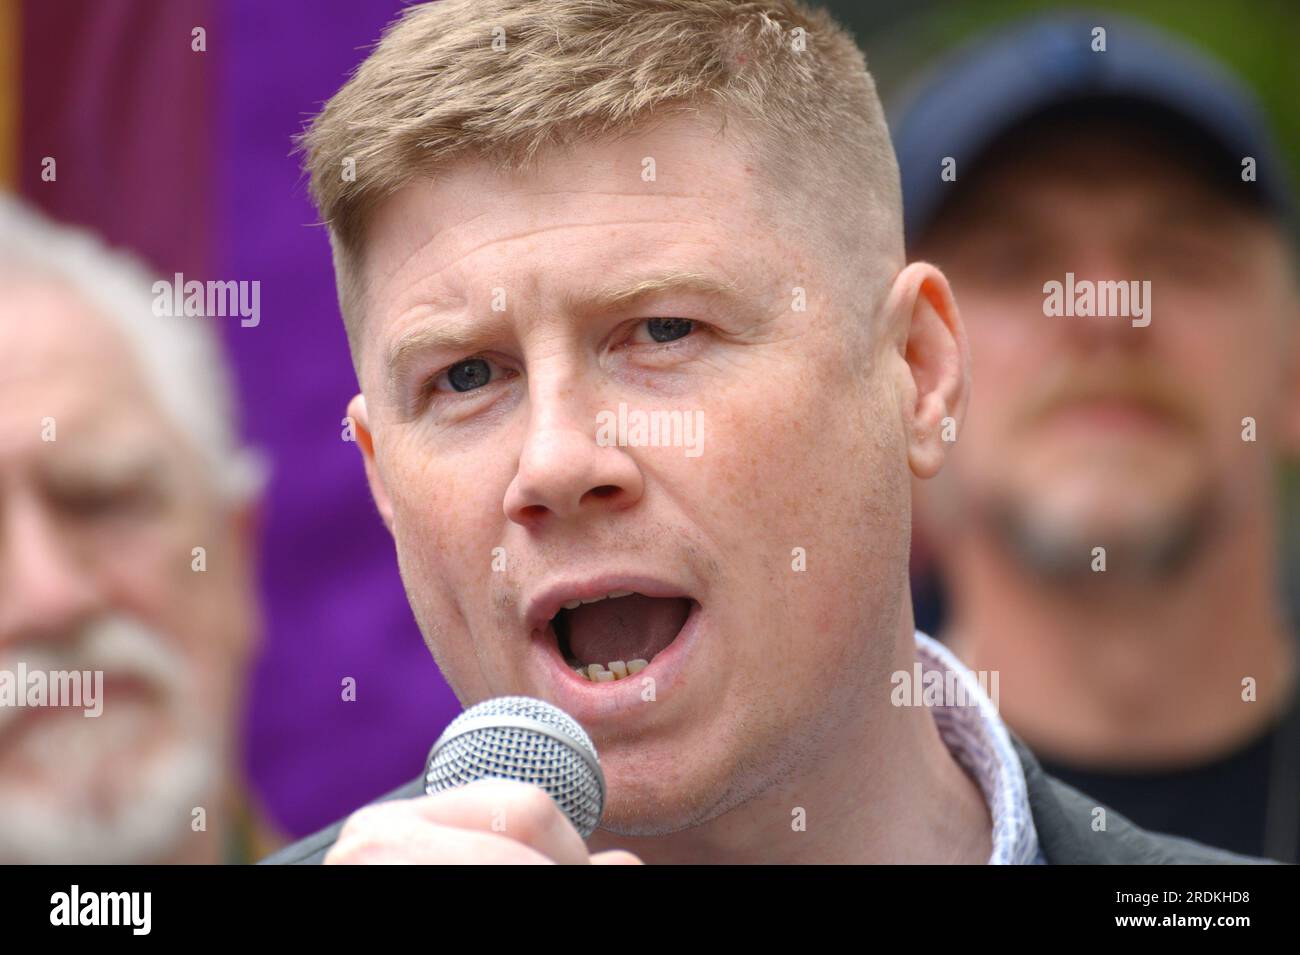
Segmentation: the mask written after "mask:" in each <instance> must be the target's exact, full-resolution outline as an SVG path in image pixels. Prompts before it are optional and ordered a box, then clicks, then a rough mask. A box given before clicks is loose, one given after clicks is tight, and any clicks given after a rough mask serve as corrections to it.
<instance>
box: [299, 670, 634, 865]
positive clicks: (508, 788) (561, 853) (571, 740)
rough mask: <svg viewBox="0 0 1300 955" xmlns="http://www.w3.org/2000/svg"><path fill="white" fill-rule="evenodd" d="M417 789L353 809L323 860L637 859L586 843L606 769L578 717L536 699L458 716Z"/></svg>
mask: <svg viewBox="0 0 1300 955" xmlns="http://www.w3.org/2000/svg"><path fill="white" fill-rule="evenodd" d="M425 789H426V792H427V793H428V795H426V796H422V797H420V798H417V799H402V800H393V801H391V802H385V803H377V804H375V805H371V806H366V807H364V808H362V809H360V810H358V811H357V812H355V813H353V814H352V815H351V816H350V817H349V818H348V820H347V822H346V823H345V824H344V826H343V829H342V831H341V832H340V833H339V837H338V840H337V841H336V842H335V843H334V847H333V848H332V849H331V850H330V852H329V853H328V854H327V855H326V857H325V860H324V861H325V864H326V865H339V864H348V863H363V864H364V863H444V864H453V863H480V864H542V865H545V864H553V863H559V864H570V865H571V864H587V863H590V864H593V865H637V864H640V861H641V860H640V859H638V858H637V857H636V856H634V855H633V854H632V853H630V852H624V851H622V850H614V851H610V852H601V853H596V854H595V855H592V854H590V853H588V851H587V846H586V844H585V843H584V842H583V839H585V838H586V837H587V836H589V835H590V834H591V833H592V832H594V831H595V829H596V826H597V825H598V824H599V822H600V815H601V812H602V811H603V809H604V801H605V779H604V775H603V774H602V773H601V770H600V762H599V760H598V759H597V756H596V750H595V747H594V746H593V745H592V743H591V740H590V738H589V737H588V736H587V734H586V733H585V732H584V731H583V729H582V727H581V726H580V725H579V724H578V723H577V721H576V720H574V719H573V718H572V717H570V716H569V715H568V714H567V713H565V712H564V711H562V710H560V709H558V708H557V707H555V706H552V705H551V704H549V703H545V702H543V701H541V700H534V699H530V698H528V697H521V696H513V697H501V698H499V699H495V700H487V701H485V702H483V703H480V704H478V705H477V706H473V707H471V708H470V709H468V710H466V711H465V712H464V713H462V714H461V715H460V716H458V717H457V718H456V719H455V720H453V721H452V723H451V725H449V726H448V727H447V729H446V730H445V731H444V732H443V734H442V736H441V737H439V739H438V742H437V743H435V744H434V746H433V749H432V751H431V752H430V753H429V758H428V760H427V763H426V771H425Z"/></svg>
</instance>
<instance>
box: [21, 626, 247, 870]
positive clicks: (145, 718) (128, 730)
mask: <svg viewBox="0 0 1300 955" xmlns="http://www.w3.org/2000/svg"><path fill="white" fill-rule="evenodd" d="M18 659H22V660H24V661H25V662H26V664H27V668H28V670H29V671H31V670H35V669H43V670H103V671H104V673H105V676H106V677H109V676H114V675H119V674H128V675H131V676H133V677H136V678H139V679H141V680H145V681H147V682H148V683H149V685H150V686H151V688H153V689H154V690H156V691H158V692H159V693H160V694H161V696H162V703H161V704H159V703H156V702H152V703H148V704H145V703H137V702H135V701H131V702H130V703H128V704H122V703H119V704H117V705H105V707H104V712H103V713H102V714H101V715H100V716H98V717H96V718H92V719H87V718H85V717H84V716H83V715H82V714H81V713H80V712H63V713H57V714H55V713H50V714H44V713H43V714H38V715H37V717H36V722H34V723H33V724H32V725H29V726H27V727H26V728H25V729H24V730H23V737H22V739H21V740H20V741H19V743H18V745H17V747H16V749H15V751H14V753H13V754H12V755H13V756H16V757H17V758H18V760H19V761H20V762H21V764H22V765H24V766H30V767H32V768H33V769H34V770H35V773H34V774H33V775H32V776H28V775H27V774H26V773H15V774H13V775H14V776H15V777H16V778H11V779H0V862H5V863H40V864H57V863H63V864H69V863H79V864H105V863H117V864H133V863H143V862H156V861H161V860H162V859H163V858H164V857H166V856H168V855H170V854H172V853H174V852H176V851H177V850H178V849H179V848H180V847H181V846H182V845H183V842H184V840H185V839H186V837H190V838H197V834H196V833H194V831H193V830H192V828H191V825H190V824H191V820H192V819H193V818H194V817H193V811H194V809H195V808H197V807H200V806H202V807H203V808H204V809H205V811H206V813H207V815H208V816H209V817H212V816H215V815H219V814H220V813H221V812H222V808H223V807H221V806H218V805H210V804H207V803H205V800H209V799H212V798H214V794H215V793H216V792H217V785H218V782H219V777H220V773H221V765H222V760H221V751H222V749H221V745H220V742H219V739H218V738H217V736H216V734H214V733H212V732H211V731H210V730H205V729H204V726H203V723H204V721H203V718H202V715H201V714H200V713H199V712H198V711H197V709H196V707H195V695H194V692H193V687H192V685H191V682H192V681H191V679H190V676H189V673H188V672H187V671H186V668H185V666H184V663H183V661H181V660H180V659H179V658H178V657H176V655H175V654H174V653H173V652H172V651H171V649H170V648H169V647H168V646H167V645H166V643H165V642H164V641H163V640H162V639H161V638H159V637H158V636H156V635H155V634H153V633H151V632H150V631H148V630H146V629H145V628H143V627H141V626H140V625H138V624H136V623H134V622H133V621H129V620H126V619H123V618H120V617H114V618H109V619H104V620H100V621H97V622H96V623H95V624H93V625H92V626H91V627H89V628H88V629H87V631H86V632H85V633H84V634H83V635H82V636H81V638H80V639H79V640H77V641H74V642H72V643H71V644H70V645H62V644H61V645H59V646H57V647H55V646H52V645H49V644H44V645H41V646H39V647H33V648H31V649H30V650H29V651H26V652H23V651H15V652H14V655H13V656H11V657H8V658H6V660H4V661H0V669H5V668H10V669H12V667H11V666H9V664H10V663H15V662H16V661H17V660H18ZM160 710H161V713H160ZM160 715H162V716H163V718H164V719H166V721H167V723H169V724H171V725H170V728H169V731H168V732H167V733H166V736H165V737H164V738H163V739H162V740H161V741H159V742H158V743H157V744H154V745H151V746H146V745H145V742H144V741H145V740H147V739H148V737H149V734H150V732H151V731H154V730H156V729H157V726H158V723H159V717H160ZM18 716H19V714H18V713H16V712H13V711H11V712H10V713H7V714H6V713H3V711H0V731H3V729H4V724H5V723H7V722H10V721H13V720H15V719H17V718H18ZM38 780H39V781H40V782H37V781H38Z"/></svg>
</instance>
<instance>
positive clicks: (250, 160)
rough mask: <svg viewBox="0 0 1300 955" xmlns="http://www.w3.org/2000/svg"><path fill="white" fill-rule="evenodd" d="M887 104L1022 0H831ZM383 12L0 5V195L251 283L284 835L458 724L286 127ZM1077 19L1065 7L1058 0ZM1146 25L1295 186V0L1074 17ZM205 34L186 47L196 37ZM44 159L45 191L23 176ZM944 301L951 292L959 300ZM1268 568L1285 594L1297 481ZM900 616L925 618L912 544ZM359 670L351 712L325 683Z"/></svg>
mask: <svg viewBox="0 0 1300 955" xmlns="http://www.w3.org/2000/svg"><path fill="white" fill-rule="evenodd" d="M826 5H827V6H829V7H830V8H831V9H832V10H833V11H834V12H835V13H836V15H837V16H838V17H839V18H840V19H841V21H842V22H844V23H845V24H847V25H848V26H850V27H851V28H852V29H853V30H854V31H855V32H856V34H857V36H858V38H859V41H860V43H861V45H862V46H863V48H864V50H865V51H866V55H867V60H868V65H869V67H870V68H871V69H872V71H873V73H874V75H875V77H876V80H877V83H878V85H879V87H880V89H881V92H882V98H884V99H885V100H886V102H889V101H890V100H891V99H892V98H893V97H895V96H896V95H900V94H901V93H902V92H903V91H904V89H905V87H906V86H907V84H908V83H909V82H910V81H911V80H912V79H914V78H915V76H916V75H917V72H918V70H919V69H920V68H921V67H923V66H924V65H925V64H926V63H928V62H929V61H930V60H931V59H932V58H933V57H934V56H936V55H938V54H940V53H942V52H944V51H945V50H948V49H951V48H953V47H954V46H955V45H957V44H959V43H960V42H962V41H963V40H964V39H966V38H967V37H969V36H972V35H974V34H975V33H977V32H980V31H984V30H986V29H988V28H989V27H991V26H994V25H996V24H998V23H1000V22H1003V21H1007V20H1010V19H1012V18H1015V17H1018V16H1022V15H1024V14H1026V13H1029V12H1032V11H1037V10H1044V9H1056V8H1064V7H1065V5H1062V4H1055V3H1042V2H1010V0H1007V2H998V0H982V2H974V3H972V2H957V3H945V2H927V0H906V2H893V0H878V2H871V3H858V2H830V3H828V4H826ZM400 7H401V4H399V3H397V2H385V0H365V2H357V0H311V2H308V0H275V2H267V0H226V2H216V0H155V2H149V0H0V186H3V188H4V189H6V190H8V191H10V192H13V193H17V194H19V195H21V196H22V197H24V198H25V199H26V200H27V201H28V202H30V203H31V204H33V205H34V206H35V207H37V208H39V209H40V210H43V211H44V212H45V213H47V214H48V215H49V216H51V217H52V218H54V219H55V220H57V221H59V222H63V223H69V224H74V225H79V226H85V227H89V228H91V229H93V230H95V231H96V232H98V233H99V234H100V235H102V236H103V237H104V238H105V239H106V240H107V241H108V242H109V243H110V244H112V245H114V246H120V247H124V248H126V249H129V250H132V251H133V252H135V253H136V254H138V255H139V256H140V257H141V258H142V259H143V260H145V261H146V262H147V263H148V265H149V266H151V267H152V268H153V269H154V270H156V271H157V272H158V273H159V274H161V275H163V276H165V277H169V276H171V275H173V274H174V273H183V274H185V275H186V276H191V277H197V278H206V277H210V276H219V277H222V278H227V279H236V280H258V281H260V282H261V319H260V322H259V324H258V325H257V326H256V327H243V326H241V324H240V323H239V322H235V321H223V322H218V323H217V325H218V326H219V328H218V330H219V334H220V335H221V338H222V341H223V343H224V346H225V348H226V350H227V352H228V354H229V356H230V359H231V362H232V363H233V369H234V375H235V384H236V388H235V391H236V395H237V398H238V402H239V404H240V405H241V406H242V409H243V424H242V427H243V432H244V435H245V438H246V440H247V442H248V443H250V444H251V445H253V446H254V447H256V448H258V449H260V450H261V451H262V452H263V454H264V455H265V457H266V460H267V462H268V464H269V484H268V485H267V493H266V497H265V500H264V505H263V510H262V514H261V524H260V530H259V537H258V539H259V542H260V556H259V557H258V568H259V569H258V576H257V588H258V592H259V595H260V598H261V603H262V607H263V611H262V613H263V635H262V641H261V652H260V655H259V656H258V657H257V660H256V665H255V667H254V669H253V671H252V679H251V685H250V688H249V690H248V692H247V694H246V697H245V700H244V702H243V704H242V718H241V727H240V730H239V734H240V736H239V738H240V740H241V742H242V757H241V758H242V760H243V768H244V770H245V772H246V774H247V776H248V779H249V780H250V783H251V786H252V788H253V790H254V791H255V793H256V796H257V798H258V799H259V800H260V802H261V804H262V805H263V806H264V808H265V812H266V814H267V816H268V817H269V819H270V820H271V822H272V823H273V825H274V826H275V827H276V828H278V829H279V830H280V831H281V834H282V835H285V836H300V835H303V834H306V833H308V832H311V831H313V830H315V829H317V828H319V827H321V826H324V825H326V824H328V823H331V822H333V821H334V820H336V819H338V818H340V817H341V816H343V815H345V814H346V813H347V812H349V811H351V810H352V809H353V808H355V807H356V806H358V805H360V804H362V803H364V802H366V801H369V800H370V799H372V798H374V797H375V796H377V795H378V794H380V793H382V792H386V791H387V790H389V789H391V788H394V787H396V786H398V785H399V784H401V783H403V782H405V781H407V780H409V779H411V778H412V777H413V776H414V775H416V774H417V773H418V772H419V771H420V768H421V766H422V762H423V759H424V757H425V755H426V754H427V751H428V748H429V746H430V744H431V743H432V741H433V740H434V738H435V737H436V736H437V734H438V732H439V731H440V730H441V728H442V727H443V726H444V725H445V723H446V722H447V721H449V720H450V719H451V718H452V717H453V715H454V714H455V713H456V712H458V711H459V706H458V704H457V701H456V700H455V698H454V696H453V695H452V693H451V692H450V690H449V688H448V687H447V686H446V685H445V683H444V682H443V681H442V680H441V678H440V676H439V674H438V672H437V669H436V668H435V666H434V665H433V663H432V660H431V658H430V655H429V653H428V651H427V649H426V648H425V646H424V643H423V641H422V639H421V636H420V633H419V631H418V630H417V628H416V626H415V623H414V621H413V619H412V617H411V613H410V610H409V608H408V606H407V602H406V598H405V595H404V594H403V591H402V586H401V582H400V580H399V577H398V573H397V566H396V561H395V557H394V553H393V545H392V542H391V539H390V538H389V536H388V535H387V533H386V532H385V530H384V528H383V526H382V524H381V523H380V521H379V519H378V517H377V515H376V513H375V509H374V506H373V504H372V503H371V500H370V496H369V492H368V490H367V487H366V484H365V480H364V475H363V471H362V467H361V462H360V461H359V459H358V452H357V449H356V447H355V445H354V444H352V443H350V442H348V441H346V440H344V438H343V430H344V429H343V421H342V419H343V416H344V409H345V406H346V404H347V401H348V400H349V398H350V397H351V396H352V395H353V394H354V393H355V391H356V382H355V379H354V376H353V371H352V366H351V363H350V360H349V357H348V351H347V344H346V341H345V337H344V333H343V326H342V324H341V321H340V318H339V315H338V308H337V304H336V299H335V291H334V283H333V275H332V271H331V268H330V260H329V251H328V243H327V240H326V236H325V232H324V230H323V229H322V228H321V227H320V226H318V225H316V224H315V214H314V211H313V209H312V207H311V205H310V203H309V201H308V197H307V193H306V186H305V181H304V177H303V175H302V173H301V171H300V166H299V162H298V159H297V157H296V156H295V155H294V153H293V145H292V141H291V140H292V137H293V136H294V135H295V134H296V133H297V132H299V131H300V130H301V129H302V127H303V124H304V122H305V121H306V120H307V119H308V117H309V116H310V115H311V114H312V113H313V112H314V111H315V110H317V109H318V108H319V107H320V105H321V104H322V103H323V102H324V101H325V100H326V99H327V98H328V97H329V96H330V95H332V94H333V92H334V91H335V90H336V89H337V88H338V87H339V85H340V84H341V82H342V81H343V79H344V78H345V77H346V76H347V75H348V74H349V73H350V71H351V70H352V69H353V68H354V67H355V66H356V65H357V64H358V63H359V62H360V60H361V59H362V58H363V57H364V56H365V54H366V51H367V50H368V48H369V46H370V45H371V44H372V43H373V42H374V41H375V40H376V39H377V38H378V36H379V35H380V33H381V31H382V29H383V27H384V26H385V24H386V23H387V22H388V21H389V20H390V19H391V18H392V16H393V15H394V14H395V13H396V12H397V11H398V10H399V9H400ZM1069 8H1070V9H1074V7H1073V6H1071V7H1069ZM1092 9H1102V10H1105V9H1113V10H1118V11H1122V12H1124V13H1125V14H1127V15H1129V16H1133V17H1138V18H1143V19H1146V20H1149V21H1150V22H1151V23H1154V24H1156V25H1158V26H1160V27H1162V28H1164V29H1166V30H1168V31H1170V32H1171V33H1173V34H1175V35H1177V36H1180V37H1182V38H1185V39H1186V40H1188V41H1191V42H1192V43H1194V44H1196V45H1197V46H1199V47H1201V48H1203V49H1204V50H1206V51H1209V52H1211V53H1212V54H1214V55H1215V56H1217V57H1218V58H1220V59H1221V60H1222V61H1224V62H1225V63H1226V64H1228V65H1229V66H1230V67H1231V68H1233V69H1234V70H1235V71H1236V72H1237V73H1238V74H1239V75H1240V76H1241V77H1242V78H1243V79H1244V80H1245V81H1246V82H1247V83H1248V84H1249V85H1250V87H1251V88H1252V89H1253V90H1254V92H1255V94H1256V95H1257V96H1258V98H1259V100H1260V101H1261V103H1262V104H1263V106H1264V108H1265V110H1266V112H1267V113H1268V116H1269V119H1270V121H1271V123H1272V126H1273V129H1274V131H1275V133H1276V135H1277V137H1278V139H1279V141H1280V145H1281V147H1282V150H1283V154H1284V155H1285V156H1286V157H1287V160H1288V162H1289V163H1290V165H1291V178H1292V183H1293V184H1294V183H1300V68H1298V64H1300V5H1297V4H1295V3H1293V2H1289V0H1276V2H1269V0H1253V2H1236V3H1222V2H1209V0H1199V2H1198V0H1167V2H1157V0H1147V2H1142V0H1137V2H1133V0H1129V2H1123V3H1100V4H1093V5H1092ZM196 28H202V30H203V31H204V32H203V37H204V41H203V44H202V46H203V49H201V50H196V49H195V48H194V46H195V35H194V30H195V29H196ZM46 157H55V158H56V159H57V178H56V179H54V180H53V181H50V180H49V179H47V178H44V177H43V176H42V171H43V168H44V166H43V160H44V159H45V158H46ZM959 298H960V296H959ZM1279 480H1280V481H1282V482H1284V486H1285V487H1286V494H1285V500H1286V506H1287V512H1286V516H1285V528H1286V530H1285V532H1284V533H1283V535H1282V538H1283V540H1284V541H1286V542H1287V546H1288V548H1289V550H1288V554H1287V562H1286V564H1285V569H1284V578H1285V581H1286V582H1287V584H1286V594H1287V597H1288V599H1289V600H1290V601H1291V604H1292V608H1293V610H1294V608H1295V607H1296V606H1297V600H1300V585H1298V584H1297V582H1298V581H1300V574H1298V573H1297V567H1298V566H1300V554H1297V553H1296V546H1297V542H1300V532H1297V528H1298V527H1300V522H1298V519H1297V499H1298V497H1300V495H1298V493H1297V480H1296V476H1295V474H1294V473H1293V472H1292V473H1288V474H1283V475H1280V476H1279ZM914 576H915V581H916V599H917V605H918V606H917V614H918V625H919V626H921V627H922V628H923V629H926V630H928V631H930V632H936V631H939V630H941V629H942V624H943V619H944V599H943V595H942V592H941V590H940V588H939V587H938V586H937V585H936V584H935V583H934V581H933V575H932V572H931V569H930V566H929V559H928V551H927V548H926V547H925V546H923V545H922V546H920V547H918V551H917V554H916V557H915V560H914ZM349 677H351V678H353V679H355V681H356V687H357V692H356V696H355V700H344V699H343V698H342V694H341V692H340V687H341V685H342V682H343V681H344V680H345V679H346V678H349Z"/></svg>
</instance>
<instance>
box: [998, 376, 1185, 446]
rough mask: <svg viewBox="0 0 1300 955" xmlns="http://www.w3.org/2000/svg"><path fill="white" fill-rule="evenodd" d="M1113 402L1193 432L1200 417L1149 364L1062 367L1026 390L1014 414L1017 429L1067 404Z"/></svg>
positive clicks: (1179, 390) (1182, 391)
mask: <svg viewBox="0 0 1300 955" xmlns="http://www.w3.org/2000/svg"><path fill="white" fill-rule="evenodd" d="M1090 401H1115V402H1123V403H1125V404H1131V405H1134V406H1136V407H1138V408H1141V409H1143V410H1144V411H1148V412H1150V413H1152V414H1154V415H1156V416H1158V417H1160V418H1163V419H1165V420H1167V421H1168V422H1170V423H1171V424H1173V425H1175V426H1177V427H1178V428H1181V429H1183V430H1186V431H1196V430H1198V429H1199V427H1200V418H1199V416H1198V415H1197V412H1196V410H1195V408H1194V406H1193V405H1192V403H1191V402H1190V401H1189V400H1188V398H1187V396H1186V391H1185V389H1183V388H1181V387H1179V386H1178V385H1177V384H1176V383H1174V382H1173V381H1171V380H1170V379H1169V378H1168V377H1167V375H1166V374H1165V373H1164V372H1163V371H1162V370H1160V369H1156V368H1153V367H1151V366H1149V365H1136V364H1126V365H1121V366H1118V367H1115V366H1112V367H1095V366H1094V367H1090V368H1085V369H1080V368H1077V367H1062V368H1059V369H1057V370H1055V371H1053V372H1051V373H1049V374H1048V375H1046V376H1044V377H1043V378H1042V379H1040V381H1039V382H1038V383H1037V384H1036V386H1035V387H1034V388H1033V389H1032V390H1031V391H1030V393H1029V395H1028V397H1027V399H1026V400H1025V401H1024V402H1023V403H1022V405H1021V411H1020V413H1019V414H1018V415H1017V420H1016V426H1017V428H1018V429H1023V428H1030V427H1033V426H1035V425H1038V424H1041V423H1042V422H1043V421H1044V420H1046V419H1048V418H1050V417H1051V416H1052V415H1054V414H1056V413H1057V412H1059V411H1061V410H1062V409H1064V408H1067V407H1069V406H1070V405H1075V404H1080V403H1085V402H1090Z"/></svg>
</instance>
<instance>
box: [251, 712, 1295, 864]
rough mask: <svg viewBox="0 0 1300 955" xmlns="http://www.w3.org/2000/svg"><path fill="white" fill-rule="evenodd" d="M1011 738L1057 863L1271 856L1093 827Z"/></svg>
mask: <svg viewBox="0 0 1300 955" xmlns="http://www.w3.org/2000/svg"><path fill="white" fill-rule="evenodd" d="M1011 742H1012V744H1013V745H1014V746H1015V748H1016V752H1017V753H1018V754H1019V755H1020V763H1021V765H1022V766H1023V767H1024V770H1025V781H1026V783H1028V787H1029V806H1030V809H1031V811H1032V812H1033V816H1034V827H1035V828H1036V829H1037V830H1038V843H1039V845H1040V846H1041V847H1042V850H1043V855H1045V856H1046V857H1047V861H1048V862H1049V863H1050V864H1052V865H1095V864H1120V865H1177V864H1185V863H1194V864H1206V863H1209V864H1218V865H1224V864H1251V863H1267V862H1269V861H1270V860H1267V859H1256V858H1253V857H1251V856H1243V855H1237V854H1235V853H1232V852H1225V851H1223V850H1221V849H1212V848H1210V847H1209V846H1205V845H1202V844H1201V843H1199V842H1193V841H1192V840H1190V839H1181V838H1178V837H1176V836H1165V835H1159V834H1157V833H1153V832H1147V831H1146V830H1145V829H1139V828H1138V827H1137V826H1135V825H1134V824H1133V823H1131V822H1129V820H1127V819H1125V818H1124V817H1123V816H1121V815H1120V814H1119V813H1117V812H1115V811H1114V810H1113V809H1110V808H1106V817H1105V818H1106V829H1105V831H1104V832H1099V831H1095V830H1094V829H1093V812H1094V810H1095V809H1097V808H1098V807H1099V806H1100V805H1101V804H1100V803H1098V802H1097V801H1096V800H1093V799H1090V798H1088V797H1087V796H1085V795H1084V794H1083V793H1081V792H1079V791H1078V790H1077V789H1073V788H1071V787H1070V786H1067V785H1066V784H1065V783H1063V782H1061V781H1060V780H1059V779H1055V778H1053V777H1051V776H1048V775H1047V774H1046V773H1045V772H1043V769H1042V767H1041V766H1039V765H1038V760H1037V759H1035V758H1034V756H1033V754H1032V753H1030V752H1029V749H1028V748H1027V747H1026V746H1025V744H1024V743H1022V742H1021V741H1020V740H1019V739H1018V738H1017V737H1016V735H1015V734H1014V733H1012V734H1011ZM422 795H424V778H423V776H421V777H420V778H417V779H414V780H412V781H411V782H409V783H407V784H406V785H404V786H401V787H399V788H398V789H394V790H393V791H392V792H390V793H388V794H387V795H384V796H381V797H379V799H377V800H375V802H387V801H388V800H390V799H413V798H415V797H416V796H422ZM345 821H346V820H339V821H338V822H336V823H334V825H332V826H330V827H328V828H326V829H322V830H321V831H320V832H317V833H315V834H314V835H310V836H307V837H306V838H305V839H302V840H300V841H298V842H295V843H294V844H293V845H291V846H287V847H286V848H284V849H281V850H280V851H279V852H276V853H275V854H274V855H271V856H268V857H267V858H265V859H263V860H262V861H261V862H260V863H258V864H259V865H318V864H319V863H320V862H321V861H322V860H323V859H324V858H325V854H326V853H327V852H329V850H330V847H331V846H332V845H334V841H335V840H336V839H337V838H338V835H339V830H340V829H342V828H343V823H344V822H345Z"/></svg>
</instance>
